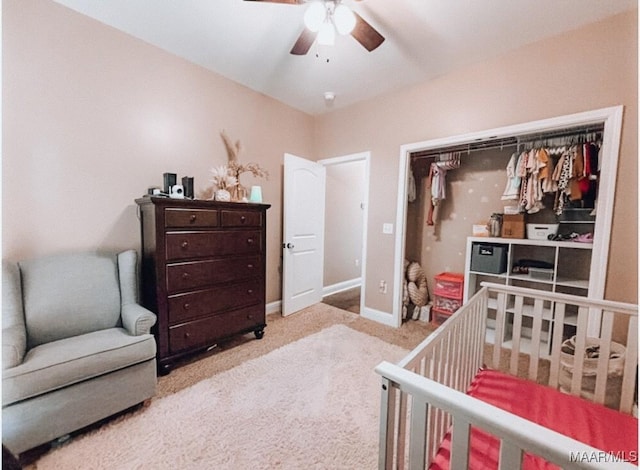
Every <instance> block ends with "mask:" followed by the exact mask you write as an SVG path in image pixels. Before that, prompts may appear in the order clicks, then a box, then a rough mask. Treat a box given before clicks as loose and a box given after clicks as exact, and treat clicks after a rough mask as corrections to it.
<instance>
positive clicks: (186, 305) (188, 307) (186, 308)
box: [182, 302, 191, 310]
mask: <svg viewBox="0 0 640 470" xmlns="http://www.w3.org/2000/svg"><path fill="white" fill-rule="evenodd" d="M182 307H183V308H184V309H185V310H189V309H190V308H191V305H190V304H189V302H186V303H185V304H184V305H183V306H182Z"/></svg>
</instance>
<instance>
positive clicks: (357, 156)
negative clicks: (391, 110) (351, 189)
mask: <svg viewBox="0 0 640 470" xmlns="http://www.w3.org/2000/svg"><path fill="white" fill-rule="evenodd" d="M360 160H364V191H363V192H364V194H363V195H362V198H363V201H362V203H363V204H364V210H363V211H362V256H361V258H360V259H361V262H360V279H361V283H360V316H362V317H364V318H369V319H370V320H374V321H377V320H375V319H374V318H370V317H368V316H367V313H366V310H367V309H366V308H365V293H366V292H367V286H366V279H367V276H366V273H367V234H368V233H369V188H370V180H371V177H370V175H371V152H370V151H369V150H367V151H364V152H359V153H354V154H350V155H344V156H342V157H334V158H325V159H323V160H319V161H318V163H321V164H322V165H324V166H330V165H339V164H341V163H349V162H355V161H360ZM382 323H384V324H387V323H385V322H382Z"/></svg>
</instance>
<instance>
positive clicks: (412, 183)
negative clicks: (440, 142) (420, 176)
mask: <svg viewBox="0 0 640 470" xmlns="http://www.w3.org/2000/svg"><path fill="white" fill-rule="evenodd" d="M416 193H417V190H416V178H415V176H414V175H413V169H412V168H411V167H409V175H408V178H407V201H408V202H413V201H415V200H416V197H417V194H416Z"/></svg>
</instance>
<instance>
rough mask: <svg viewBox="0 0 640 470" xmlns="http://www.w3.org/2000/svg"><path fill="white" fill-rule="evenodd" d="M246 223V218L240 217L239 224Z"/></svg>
mask: <svg viewBox="0 0 640 470" xmlns="http://www.w3.org/2000/svg"><path fill="white" fill-rule="evenodd" d="M246 221H247V218H246V217H245V216H244V215H243V216H242V217H240V223H243V224H244V223H245V222H246Z"/></svg>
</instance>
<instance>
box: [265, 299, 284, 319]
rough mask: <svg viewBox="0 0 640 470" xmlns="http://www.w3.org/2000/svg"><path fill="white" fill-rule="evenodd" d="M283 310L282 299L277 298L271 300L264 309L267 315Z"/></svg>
mask: <svg viewBox="0 0 640 470" xmlns="http://www.w3.org/2000/svg"><path fill="white" fill-rule="evenodd" d="M280 312H282V301H280V300H276V301H274V302H269V303H268V304H267V306H266V307H265V309H264V313H265V314H266V315H271V314H273V313H280Z"/></svg>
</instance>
